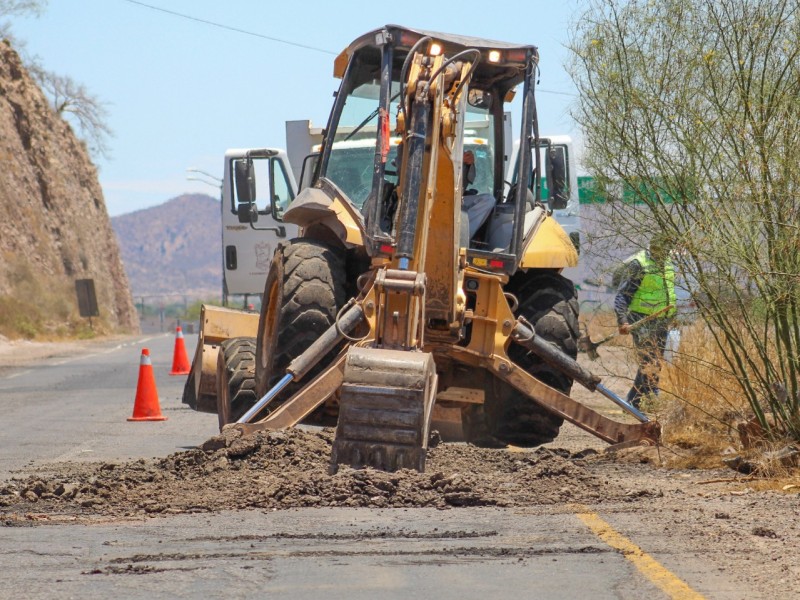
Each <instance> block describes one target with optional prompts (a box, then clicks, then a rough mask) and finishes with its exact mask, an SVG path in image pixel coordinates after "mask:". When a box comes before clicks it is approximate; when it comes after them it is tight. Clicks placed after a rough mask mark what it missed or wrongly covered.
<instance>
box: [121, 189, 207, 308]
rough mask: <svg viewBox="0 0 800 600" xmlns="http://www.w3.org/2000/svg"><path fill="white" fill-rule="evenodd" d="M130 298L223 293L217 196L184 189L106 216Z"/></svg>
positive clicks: (205, 295)
mask: <svg viewBox="0 0 800 600" xmlns="http://www.w3.org/2000/svg"><path fill="white" fill-rule="evenodd" d="M111 225H112V227H113V228H114V231H115V232H116V234H117V239H118V240H119V247H120V250H121V252H122V262H123V265H124V267H125V271H126V273H127V274H128V279H129V281H130V285H131V292H132V294H133V298H134V302H138V301H139V298H140V297H141V296H151V295H176V296H187V297H188V298H189V299H204V298H212V297H216V298H219V297H220V295H221V294H222V239H221V235H222V234H221V233H220V231H221V217H220V206H219V200H216V199H214V198H212V197H211V196H208V195H206V194H184V195H182V196H178V197H176V198H173V199H171V200H169V201H167V202H165V203H164V204H161V205H159V206H153V207H151V208H146V209H143V210H137V211H136V212H132V213H129V214H126V215H120V216H117V217H112V218H111Z"/></svg>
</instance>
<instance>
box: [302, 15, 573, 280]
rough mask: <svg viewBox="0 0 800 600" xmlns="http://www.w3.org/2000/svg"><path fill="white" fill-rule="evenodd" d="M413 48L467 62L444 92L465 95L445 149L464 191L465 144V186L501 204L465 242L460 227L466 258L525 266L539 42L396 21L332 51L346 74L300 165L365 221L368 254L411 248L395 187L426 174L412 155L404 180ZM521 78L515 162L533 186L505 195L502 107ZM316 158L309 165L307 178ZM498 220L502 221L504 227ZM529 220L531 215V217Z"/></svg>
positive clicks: (495, 265)
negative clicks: (318, 139) (469, 159)
mask: <svg viewBox="0 0 800 600" xmlns="http://www.w3.org/2000/svg"><path fill="white" fill-rule="evenodd" d="M416 53H420V54H422V55H426V54H427V55H429V56H430V57H434V56H438V55H439V54H442V55H443V56H444V57H445V64H444V66H447V67H448V68H450V69H451V70H455V71H458V70H459V68H462V65H467V64H471V67H470V71H469V72H468V73H467V75H466V76H464V81H463V82H459V77H460V76H463V72H461V73H460V75H459V74H458V73H457V75H456V80H455V83H454V84H453V87H457V89H456V92H455V93H453V92H452V89H448V90H445V92H444V93H445V95H447V94H448V93H451V94H452V96H453V101H454V102H459V99H458V98H456V94H458V97H459V98H461V97H463V100H461V101H460V104H459V107H458V109H457V111H456V123H454V124H452V123H450V124H447V125H443V126H451V127H454V128H455V129H454V134H453V137H452V139H454V140H456V142H455V143H457V144H460V145H461V147H459V148H448V149H447V151H448V152H449V153H450V154H451V157H452V163H453V174H452V178H453V181H454V186H455V190H456V191H455V193H456V194H458V196H459V198H460V197H461V196H462V194H463V193H464V192H465V189H464V187H465V186H464V185H463V182H462V169H463V164H462V156H463V152H464V151H466V150H468V149H469V150H472V151H473V153H474V155H475V158H476V164H475V167H476V173H475V179H474V181H473V182H472V183H471V184H470V186H469V188H470V189H473V190H476V191H477V192H479V193H481V194H486V195H488V197H489V198H490V199H491V201H492V202H493V204H494V205H495V206H496V207H497V208H495V209H494V211H493V213H494V214H493V215H492V216H491V217H490V218H488V219H487V220H486V222H485V223H484V224H483V225H482V226H481V227H480V229H479V230H478V231H477V233H476V234H475V235H474V236H473V237H472V239H471V240H469V241H466V240H465V238H464V236H463V234H462V237H461V244H462V246H466V245H467V244H469V248H468V251H467V257H468V262H469V263H470V264H473V265H474V266H477V267H480V268H483V269H488V270H490V271H498V272H506V273H509V274H511V273H513V272H514V271H515V270H516V269H517V267H518V265H519V262H520V255H521V253H522V249H523V247H524V243H525V237H526V227H525V221H526V217H525V215H526V213H529V212H530V208H531V207H532V206H535V205H537V204H539V203H540V198H541V186H540V184H539V181H540V173H541V172H542V165H541V160H542V158H541V157H540V154H539V153H538V152H536V151H535V148H536V147H537V144H538V131H537V125H536V109H535V100H534V86H535V77H534V74H535V71H536V65H537V63H538V52H537V50H536V48H535V47H534V46H528V45H522V46H518V45H511V44H508V43H504V42H493V41H489V40H483V39H479V38H469V37H464V36H457V35H449V34H441V33H433V32H425V31H421V30H413V29H407V28H402V27H398V26H393V25H389V26H386V27H385V28H383V29H380V30H377V31H373V32H371V33H369V34H366V35H364V36H362V37H361V38H359V39H358V40H356V41H355V42H353V43H352V44H351V45H350V46H349V47H348V48H347V49H346V50H345V51H344V52H343V53H342V54H341V55H340V56H339V57H338V58H337V60H336V63H335V69H334V70H335V75H336V76H338V77H342V83H341V86H340V88H339V91H338V93H337V97H336V102H335V105H334V109H333V111H332V113H331V116H330V119H329V122H328V126H327V128H326V135H325V137H324V140H323V143H322V148H321V153H320V155H319V158H318V160H316V161H315V163H316V164H313V165H309V164H306V165H304V171H303V173H304V174H303V177H302V178H301V179H303V180H309V182H310V183H311V184H312V185H313V186H314V187H320V188H324V187H325V186H333V189H334V191H335V192H338V193H339V194H340V195H341V196H343V197H344V198H345V203H346V204H349V205H350V207H351V209H352V210H353V211H354V212H356V213H358V218H359V220H361V221H362V225H363V228H364V243H365V246H366V249H367V252H368V254H369V255H370V256H376V255H384V256H387V255H388V256H391V255H393V254H395V253H397V254H398V255H402V254H403V253H404V252H408V249H407V248H403V247H402V246H403V244H402V240H401V238H402V235H398V232H397V230H396V228H397V215H396V214H395V210H396V207H397V193H396V191H397V188H398V186H400V187H402V186H404V185H405V186H406V187H408V186H409V185H413V184H414V183H415V181H414V180H413V178H414V177H416V178H417V179H419V178H421V177H424V176H425V175H424V174H423V175H420V173H422V172H423V167H424V166H423V165H421V164H416V165H411V166H410V167H413V168H409V169H408V171H409V172H411V171H415V172H416V174H412V175H409V177H410V178H411V179H409V181H407V182H400V181H398V175H399V173H400V161H401V160H402V156H403V153H402V144H403V141H404V140H408V143H409V144H411V143H412V142H413V138H414V135H415V133H414V132H413V131H410V130H408V128H410V127H411V126H412V124H411V118H410V115H408V114H406V113H407V112H408V110H409V108H410V107H409V106H404V104H408V102H407V101H405V99H406V98H407V97H408V96H407V94H406V92H407V90H406V89H405V86H406V84H407V81H408V80H409V71H410V67H409V65H410V63H411V58H413V56H414V55H415V54H416ZM451 79H452V78H451ZM520 86H521V88H522V118H521V119H519V121H518V122H519V123H521V125H520V130H519V133H518V138H519V139H520V140H522V142H521V145H522V147H521V151H520V152H519V153H518V154H517V157H518V165H517V170H518V171H519V172H526V173H532V177H531V179H530V181H529V182H528V185H527V186H525V187H523V188H521V189H520V188H518V187H516V188H514V190H513V196H507V195H506V194H505V191H506V182H505V173H504V171H505V169H504V167H505V164H506V160H508V154H509V153H510V141H509V140H506V139H505V128H504V126H503V124H504V113H505V111H507V110H508V109H509V107H510V103H511V101H512V99H513V98H514V95H515V92H516V89H517V88H518V87H520ZM459 130H460V131H459ZM459 134H460V135H459ZM410 148H411V146H409V150H408V151H407V153H406V155H407V156H409V159H410V160H411V161H412V162H413V161H414V160H416V159H417V158H419V157H420V156H421V155H422V154H423V152H422V151H421V150H420V151H415V152H412V151H410ZM398 150H400V151H401V152H398ZM547 156H548V154H546V156H545V159H546V158H547ZM419 160H422V159H421V158H419ZM312 167H313V174H312V176H311V177H308V173H309V172H310V171H311V168H312ZM548 168H550V169H552V168H553V167H548ZM555 168H556V169H557V166H556V167H555ZM302 187H303V182H302V181H301V188H302ZM438 193H439V192H438V190H437V194H438ZM412 210H413V207H412ZM462 220H463V217H462ZM500 221H502V227H501V228H498V227H497V225H498V223H499V222H500ZM528 221H529V224H530V222H531V219H530V218H528ZM493 223H494V225H493ZM493 227H494V229H493ZM499 231H502V233H498V232H499ZM501 238H502V239H501ZM398 240H400V241H398ZM398 245H399V246H400V247H399V246H398Z"/></svg>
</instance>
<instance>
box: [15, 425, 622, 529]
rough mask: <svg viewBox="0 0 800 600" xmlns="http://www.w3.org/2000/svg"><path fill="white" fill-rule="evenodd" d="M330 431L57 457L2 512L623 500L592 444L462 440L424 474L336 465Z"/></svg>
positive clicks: (436, 451) (440, 449)
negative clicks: (96, 458)
mask: <svg viewBox="0 0 800 600" xmlns="http://www.w3.org/2000/svg"><path fill="white" fill-rule="evenodd" d="M332 442H333V432H332V430H318V431H307V430H302V429H290V430H287V431H276V432H263V433H259V434H255V435H252V436H247V437H239V436H238V432H236V431H232V432H231V431H226V434H225V435H221V436H216V437H214V438H211V439H210V440H208V441H207V442H206V443H205V444H203V446H202V447H201V448H197V449H193V450H188V451H185V452H179V453H176V454H172V455H170V456H168V457H167V458H164V459H160V460H152V461H145V460H138V461H135V462H129V463H125V464H113V463H100V464H97V463H92V464H85V463H83V464H76V463H67V464H66V465H64V464H60V465H59V466H58V472H57V473H56V474H52V473H51V474H49V475H47V476H45V475H44V474H43V473H41V474H39V475H38V476H37V475H33V476H28V477H27V478H25V479H12V480H11V481H10V482H8V483H6V484H5V485H4V486H3V487H0V514H5V515H7V516H9V517H10V516H11V515H12V514H18V513H23V514H24V513H31V512H33V513H44V514H50V515H64V516H68V515H77V516H92V515H98V516H99V515H104V516H108V515H110V516H136V515H142V514H178V513H193V512H213V511H218V510H225V509H285V508H294V507H328V506H344V507H372V508H383V507H436V508H449V507H458V506H501V507H512V506H513V507H516V506H532V505H542V504H545V505H551V504H562V503H566V502H598V501H600V500H601V499H606V500H607V499H609V498H617V499H622V498H624V496H625V495H629V493H628V494H626V493H625V492H624V491H623V490H621V489H619V488H618V487H616V486H613V485H610V484H609V483H608V482H607V481H605V480H603V479H598V478H597V477H596V476H595V475H593V474H592V473H591V472H590V469H587V465H586V461H587V460H590V459H591V456H592V455H593V454H595V452H594V451H585V452H579V453H570V452H569V451H566V450H563V451H560V450H553V449H544V448H540V449H537V450H535V451H532V452H517V453H514V452H506V451H498V450H491V449H482V448H476V447H472V446H467V445H464V444H440V445H438V446H437V447H435V448H432V449H430V450H429V453H428V461H427V466H426V472H425V473H418V472H416V471H409V470H402V471H398V472H396V473H386V472H383V471H378V470H374V469H370V468H366V469H351V468H349V467H340V468H339V471H338V473H336V474H335V475H330V474H329V457H330V452H331V444H332Z"/></svg>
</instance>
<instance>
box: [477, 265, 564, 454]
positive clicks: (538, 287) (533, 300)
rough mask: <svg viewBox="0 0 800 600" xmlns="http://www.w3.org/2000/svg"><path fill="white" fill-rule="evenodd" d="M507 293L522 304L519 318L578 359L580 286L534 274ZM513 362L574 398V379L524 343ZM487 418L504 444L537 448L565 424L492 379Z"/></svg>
mask: <svg viewBox="0 0 800 600" xmlns="http://www.w3.org/2000/svg"><path fill="white" fill-rule="evenodd" d="M505 290H506V291H507V292H511V293H512V294H514V295H515V296H516V297H517V299H518V300H519V307H518V308H517V311H516V314H517V315H519V316H523V317H525V318H526V319H527V320H528V321H529V322H531V323H532V324H533V326H534V328H535V329H536V335H537V336H540V337H542V338H544V339H545V340H547V341H548V342H550V343H551V344H553V345H555V346H557V347H558V348H559V349H560V350H561V351H562V352H564V353H565V354H567V355H569V356H571V357H572V358H575V357H577V355H578V349H577V339H578V335H579V329H578V297H577V293H576V291H575V285H574V284H573V283H572V282H571V281H570V280H569V279H567V278H566V277H563V276H562V275H560V274H558V273H556V272H555V271H545V270H531V271H528V272H527V273H523V272H519V273H517V274H515V275H514V276H513V277H512V278H511V280H510V281H509V282H508V285H506V288H505ZM508 356H509V358H510V359H511V360H512V361H513V362H514V363H515V364H517V365H519V366H520V367H522V368H523V369H525V370H526V371H527V372H528V373H530V374H531V375H533V376H534V377H536V378H537V379H538V380H539V381H542V382H543V383H546V384H547V385H549V386H550V387H552V388H554V389H556V390H558V391H560V392H562V393H564V394H567V395H568V394H569V392H570V389H572V379H571V378H570V377H568V376H566V375H564V374H563V373H561V372H560V371H557V370H555V369H554V368H552V367H550V366H549V365H547V364H546V363H545V362H543V361H542V360H541V359H540V358H539V357H538V356H536V355H535V354H533V353H531V352H528V351H527V350H526V349H525V348H523V347H522V346H520V345H518V344H513V343H512V344H511V346H509V349H508ZM487 388H489V389H488V390H487V395H486V396H487V399H486V407H485V410H486V415H487V421H488V424H489V431H490V432H491V433H492V435H494V436H495V437H497V438H498V439H500V440H503V441H504V442H507V443H509V444H514V445H517V446H525V447H532V446H538V445H540V444H545V443H547V442H552V441H553V440H554V439H555V438H556V436H558V430H559V428H560V427H561V425H562V423H563V422H564V420H563V419H562V418H561V417H559V416H558V415H555V414H554V413H551V412H550V411H548V410H547V409H546V408H544V407H542V406H540V405H538V404H536V403H535V402H533V401H531V400H529V399H527V398H525V397H524V396H522V394H520V392H519V391H517V389H516V388H514V387H513V386H511V385H509V384H508V383H506V382H505V381H503V380H501V379H497V378H494V377H493V378H492V381H490V382H489V385H488V386H487Z"/></svg>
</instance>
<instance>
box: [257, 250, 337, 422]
mask: <svg viewBox="0 0 800 600" xmlns="http://www.w3.org/2000/svg"><path fill="white" fill-rule="evenodd" d="M345 266H346V265H345V257H344V253H343V252H341V251H339V250H337V249H335V248H332V247H331V246H329V245H327V244H325V243H323V242H320V241H317V240H312V239H307V238H298V239H295V240H292V241H291V242H289V243H288V244H287V245H285V246H283V247H279V248H278V250H276V251H275V255H274V257H273V259H272V264H271V265H270V270H269V275H268V276H267V282H266V285H265V287H264V296H263V301H262V307H261V317H260V319H259V323H258V338H257V340H256V392H257V394H258V397H259V398H260V397H262V396H263V395H264V394H266V393H267V392H268V391H269V389H270V388H272V387H273V386H274V385H275V383H277V382H278V381H279V380H280V379H281V378H282V377H283V375H284V374H285V371H286V367H287V366H288V365H289V363H290V362H291V361H292V360H294V359H295V358H296V357H297V356H299V355H300V354H302V353H303V352H304V351H305V350H306V349H307V348H308V347H309V346H310V345H311V344H312V343H313V342H314V341H315V340H316V339H317V338H319V336H320V335H322V333H324V332H325V331H326V330H327V329H328V328H329V327H330V326H331V325H333V323H334V321H335V319H336V315H337V313H338V312H339V310H340V309H341V308H342V306H344V303H345V301H346V300H347V297H346V291H345V286H346V270H345ZM337 350H338V348H335V349H332V351H331V352H330V353H328V354H327V355H326V356H325V357H324V358H323V359H322V360H321V361H320V362H319V363H317V365H316V366H315V367H314V368H313V369H312V370H311V371H310V372H309V373H308V374H307V375H306V376H305V378H304V380H310V379H312V378H313V377H314V376H315V375H316V374H317V373H319V372H320V371H321V370H322V369H323V368H324V367H325V366H327V365H328V364H329V363H330V361H331V360H332V359H333V357H334V356H335V354H336V351H337ZM303 383H304V382H303ZM301 385H302V383H295V382H292V383H290V384H289V385H288V386H287V387H286V388H284V390H283V391H282V392H281V393H280V394H278V396H276V398H275V399H274V400H273V401H272V403H271V404H270V406H269V409H270V410H274V409H275V408H276V407H278V406H280V405H281V404H282V403H283V402H285V401H286V400H287V399H288V398H290V397H291V396H292V394H294V393H295V392H296V391H297V390H298V389H299V388H300V387H301ZM262 416H263V415H262Z"/></svg>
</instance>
